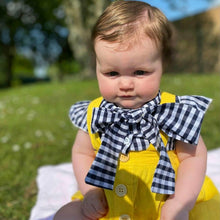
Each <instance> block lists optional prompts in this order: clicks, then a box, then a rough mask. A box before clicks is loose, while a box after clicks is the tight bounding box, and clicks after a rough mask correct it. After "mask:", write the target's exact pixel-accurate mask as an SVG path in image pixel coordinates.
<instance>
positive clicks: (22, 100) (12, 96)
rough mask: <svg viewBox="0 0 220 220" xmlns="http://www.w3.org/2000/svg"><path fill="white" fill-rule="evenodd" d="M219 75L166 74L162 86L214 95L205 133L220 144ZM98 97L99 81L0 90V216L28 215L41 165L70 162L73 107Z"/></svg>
mask: <svg viewBox="0 0 220 220" xmlns="http://www.w3.org/2000/svg"><path fill="white" fill-rule="evenodd" d="M219 82H220V81H219V75H189V74H182V75H169V74H167V75H164V76H163V79H162V90H166V91H169V92H173V93H175V94H178V95H183V94H199V95H205V96H208V97H211V98H213V103H212V105H211V106H210V109H209V110H208V112H207V115H206V117H205V120H204V124H203V128H202V135H203V137H204V140H205V142H206V144H207V147H208V148H209V149H212V148H215V147H219V146H220V140H219V136H218V135H219V134H218V133H219V130H220V121H219V112H220V101H219V100H220V94H219V91H220V84H219ZM97 96H99V91H98V85H97V82H96V81H68V82H65V83H51V84H37V85H34V86H24V87H19V88H13V89H11V90H2V91H0V120H1V123H0V145H1V148H0V161H1V166H0V180H1V181H0V219H10V220H20V219H28V217H29V214H30V210H31V208H32V207H33V205H34V204H35V202H36V194H37V188H36V183H35V180H36V176H37V169H38V168H39V167H40V166H42V165H49V164H59V163H62V162H70V161H71V146H72V144H73V141H74V137H75V134H76V129H75V128H74V127H73V126H72V124H71V123H70V121H69V119H68V111H69V108H70V106H71V105H72V104H73V103H75V102H76V101H79V100H90V99H93V98H95V97H97Z"/></svg>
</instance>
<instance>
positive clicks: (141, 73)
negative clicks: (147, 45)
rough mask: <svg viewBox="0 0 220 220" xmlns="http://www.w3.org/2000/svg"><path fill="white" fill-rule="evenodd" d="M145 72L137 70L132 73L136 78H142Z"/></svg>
mask: <svg viewBox="0 0 220 220" xmlns="http://www.w3.org/2000/svg"><path fill="white" fill-rule="evenodd" d="M146 73H147V72H146V71H143V70H137V71H135V72H134V75H138V76H143V75H145V74H146Z"/></svg>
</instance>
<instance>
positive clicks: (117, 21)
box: [92, 0, 172, 59]
mask: <svg viewBox="0 0 220 220" xmlns="http://www.w3.org/2000/svg"><path fill="white" fill-rule="evenodd" d="M140 33H144V34H146V36H148V37H149V38H150V39H151V40H153V41H154V42H155V43H156V45H157V47H158V48H159V49H161V52H162V56H163V58H164V59H169V58H170V56H171V53H172V27H171V24H170V22H169V21H168V19H167V18H166V16H165V15H164V14H163V13H162V12H161V11H160V10H159V9H158V8H156V7H153V6H151V5H150V4H148V3H146V2H141V1H125V0H118V1H114V2H113V3H112V4H110V6H108V7H107V8H106V10H105V11H104V12H103V14H102V15H101V16H100V17H99V19H98V20H97V22H96V24H95V26H94V28H93V31H92V42H93V44H94V43H95V41H96V40H97V39H100V40H104V41H108V42H119V43H122V42H127V41H129V40H133V39H134V38H135V37H137V36H138V35H140Z"/></svg>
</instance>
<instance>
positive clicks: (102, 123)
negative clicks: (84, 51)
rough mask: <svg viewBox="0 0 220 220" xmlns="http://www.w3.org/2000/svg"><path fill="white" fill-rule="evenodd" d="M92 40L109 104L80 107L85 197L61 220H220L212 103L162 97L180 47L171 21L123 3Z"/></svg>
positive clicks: (78, 145)
mask: <svg viewBox="0 0 220 220" xmlns="http://www.w3.org/2000/svg"><path fill="white" fill-rule="evenodd" d="M92 42H93V45H94V51H95V54H96V74H97V79H98V84H99V90H100V93H101V95H102V97H101V98H98V99H95V100H94V101H92V102H88V101H83V102H78V103H76V104H75V105H73V106H72V107H71V109H70V118H71V120H72V122H73V123H74V125H75V126H77V127H78V128H79V130H78V133H77V136H76V139H75V143H74V145H73V149H72V162H73V168H74V173H75V176H76V179H77V182H78V186H79V191H78V192H77V193H76V194H75V195H74V196H73V198H72V200H73V201H72V202H71V203H69V204H67V205H65V206H64V207H62V208H61V209H60V210H59V211H58V212H57V213H56V215H55V218H54V219H55V220H59V219H62V220H67V219H77V220H78V219H92V220H94V219H113V220H115V219H134V220H136V219H137V220H142V219H153V220H159V219H161V220H165V219H168V220H174V219H175V220H187V219H195V220H198V219H199V220H205V219H212V220H217V219H220V209H219V207H220V195H219V192H218V191H217V189H216V188H215V186H214V185H213V183H212V181H211V180H210V179H209V178H208V177H205V173H206V157H207V152H206V146H205V144H204V142H203V140H202V137H201V136H200V129H201V123H202V120H203V117H204V114H205V112H206V110H207V108H208V106H209V104H210V102H211V100H210V99H208V98H206V97H201V96H176V95H172V94H170V93H166V92H161V91H160V80H161V77H162V74H163V67H164V65H165V64H166V62H167V60H168V59H169V56H170V54H171V49H172V43H171V42H172V31H171V27H170V23H169V22H168V20H167V18H166V17H165V16H164V14H163V13H162V12H161V11H160V10H158V9H157V8H155V7H152V6H150V5H149V4H147V3H144V2H140V1H115V2H113V3H112V4H111V5H110V6H109V7H108V8H107V9H106V10H105V11H104V13H103V14H102V15H101V16H100V17H99V19H98V21H97V23H96V24H95V26H94V29H93V32H92Z"/></svg>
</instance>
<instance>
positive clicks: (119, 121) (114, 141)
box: [85, 93, 211, 194]
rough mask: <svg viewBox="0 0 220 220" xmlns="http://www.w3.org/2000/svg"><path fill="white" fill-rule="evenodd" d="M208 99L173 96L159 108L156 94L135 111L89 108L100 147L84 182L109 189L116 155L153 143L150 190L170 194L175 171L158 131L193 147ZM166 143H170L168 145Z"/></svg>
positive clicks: (104, 103)
mask: <svg viewBox="0 0 220 220" xmlns="http://www.w3.org/2000/svg"><path fill="white" fill-rule="evenodd" d="M210 102H211V100H210V99H208V98H206V97H201V96H176V102H175V103H166V104H162V105H160V93H159V94H158V96H157V97H156V98H155V99H153V100H152V101H150V102H148V103H146V104H145V105H144V106H143V107H142V108H139V109H133V110H132V109H122V108H119V107H117V106H115V105H114V104H112V103H109V102H107V101H105V100H103V101H102V103H101V105H100V107H99V108H94V109H93V119H92V125H91V129H92V132H93V133H96V132H99V133H101V134H102V135H101V141H102V144H101V146H100V148H99V151H98V153H97V155H96V158H95V160H94V162H93V164H92V166H91V168H90V170H89V172H88V174H87V176H86V180H85V181H86V183H88V184H92V185H95V186H98V187H102V188H106V189H113V186H114V180H115V175H116V169H117V165H118V158H119V155H120V153H123V154H127V153H128V152H129V151H142V150H146V149H147V148H148V146H149V144H150V143H151V144H153V145H154V146H155V148H156V149H157V151H158V152H159V154H160V159H159V162H158V165H157V167H156V170H155V173H154V178H153V182H152V187H151V190H152V192H155V193H160V194H173V193H174V190H175V172H174V170H173V168H172V165H171V163H170V159H169V157H168V154H167V147H165V146H164V143H163V141H162V139H161V137H160V133H159V131H160V130H162V131H163V132H165V133H166V134H167V135H168V136H169V137H170V139H172V140H173V139H176V140H181V141H184V142H186V143H190V144H197V143H198V138H199V134H200V128H201V123H202V120H203V117H204V114H205V111H206V109H207V108H208V106H209V104H210ZM169 143H170V142H169Z"/></svg>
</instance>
